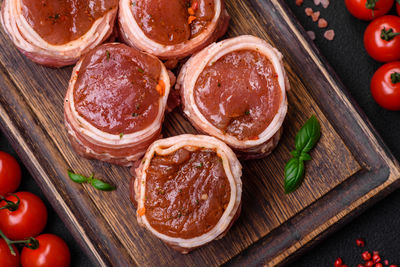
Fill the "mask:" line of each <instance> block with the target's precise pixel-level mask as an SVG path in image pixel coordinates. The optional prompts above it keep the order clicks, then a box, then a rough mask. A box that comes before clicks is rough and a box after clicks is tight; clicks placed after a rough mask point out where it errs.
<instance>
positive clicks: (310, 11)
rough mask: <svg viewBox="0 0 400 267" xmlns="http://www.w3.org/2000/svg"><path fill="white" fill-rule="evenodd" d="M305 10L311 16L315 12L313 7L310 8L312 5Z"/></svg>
mask: <svg viewBox="0 0 400 267" xmlns="http://www.w3.org/2000/svg"><path fill="white" fill-rule="evenodd" d="M305 11H306V15H307V16H311V15H312V14H313V13H314V12H313V10H312V8H310V7H307V8H306V9H305Z"/></svg>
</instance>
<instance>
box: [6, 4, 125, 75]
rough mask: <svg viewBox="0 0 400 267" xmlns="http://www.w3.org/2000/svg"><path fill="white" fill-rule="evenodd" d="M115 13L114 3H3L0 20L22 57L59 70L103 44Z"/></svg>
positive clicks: (109, 32) (111, 28)
mask: <svg viewBox="0 0 400 267" xmlns="http://www.w3.org/2000/svg"><path fill="white" fill-rule="evenodd" d="M117 12H118V1H117V0H108V1H104V0H101V1H100V0H68V1H65V0H63V1H54V0H4V1H3V5H2V10H1V16H0V18H1V23H2V24H3V27H4V29H5V30H6V32H7V33H8V35H9V36H10V38H11V40H12V41H13V42H14V44H15V45H16V46H17V48H18V49H19V50H20V51H21V52H22V53H23V54H24V55H25V56H27V57H28V58H29V59H31V60H32V61H34V62H37V63H39V64H42V65H46V66H51V67H62V66H66V65H72V64H75V63H76V62H77V61H78V59H79V58H80V56H81V55H83V54H85V53H86V52H88V51H89V50H91V49H93V48H95V47H96V46H98V45H99V44H101V43H102V42H104V41H105V40H106V39H107V38H108V37H109V36H110V35H111V33H112V32H113V28H114V23H115V19H116V16H117Z"/></svg>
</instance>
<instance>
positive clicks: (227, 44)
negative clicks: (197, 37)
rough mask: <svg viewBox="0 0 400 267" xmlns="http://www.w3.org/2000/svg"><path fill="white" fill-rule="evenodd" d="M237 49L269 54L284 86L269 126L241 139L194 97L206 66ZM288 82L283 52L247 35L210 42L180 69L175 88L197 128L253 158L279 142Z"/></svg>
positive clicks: (271, 148)
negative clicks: (205, 111)
mask: <svg viewBox="0 0 400 267" xmlns="http://www.w3.org/2000/svg"><path fill="white" fill-rule="evenodd" d="M238 50H256V51H257V52H259V53H262V54H264V55H265V56H266V57H267V58H269V59H270V61H271V62H272V64H273V66H274V68H275V71H276V74H277V75H278V81H279V85H280V89H281V90H282V99H281V103H280V108H279V110H278V112H277V114H276V115H275V117H274V119H273V120H272V122H271V123H270V124H269V125H268V126H266V129H265V130H264V131H263V132H262V133H261V134H260V135H259V136H257V138H254V140H239V139H237V138H236V137H235V136H232V135H229V134H226V133H224V132H223V131H221V130H220V129H218V128H216V127H215V126H214V125H213V124H211V123H210V122H209V121H207V119H206V118H205V117H204V116H203V115H202V114H201V112H200V111H199V109H198V107H197V104H196V102H195V97H194V87H195V84H196V81H197V79H198V77H199V76H200V74H201V72H202V71H203V70H204V68H205V67H206V66H208V65H209V64H212V62H216V61H217V60H218V59H219V58H221V57H223V56H224V55H226V54H228V53H230V52H234V51H238ZM289 86H290V85H289V80H288V78H287V76H286V72H285V69H284V67H283V63H282V55H281V53H280V52H279V51H278V50H276V49H275V48H273V47H272V46H271V45H270V44H268V43H267V42H265V41H264V40H261V39H259V38H257V37H254V36H250V35H244V36H239V37H236V38H232V39H227V40H224V41H221V42H219V43H214V44H211V45H210V46H208V47H206V48H205V49H203V50H202V51H200V52H199V53H197V54H196V55H194V56H192V57H191V58H190V59H189V60H188V61H187V62H186V64H185V65H184V66H183V68H182V70H181V72H180V73H179V76H178V80H177V84H176V89H178V90H180V91H181V96H182V102H183V108H184V113H185V115H186V116H187V118H188V119H189V120H190V121H191V123H192V124H193V125H194V126H195V128H196V129H197V130H199V131H200V132H202V133H207V134H209V135H212V136H215V137H217V138H218V139H220V140H222V141H224V142H225V143H227V144H228V145H229V146H231V147H232V148H233V149H234V150H235V151H236V152H237V153H238V155H240V156H243V157H244V158H245V159H252V158H261V157H264V156H266V155H268V154H270V153H271V152H272V150H273V149H274V148H275V147H276V145H277V144H278V142H279V139H280V136H281V133H282V129H281V128H282V123H283V121H284V119H285V116H286V113H287V99H286V90H288V89H289ZM238 90H240V89H238Z"/></svg>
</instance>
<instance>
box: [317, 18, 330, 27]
mask: <svg viewBox="0 0 400 267" xmlns="http://www.w3.org/2000/svg"><path fill="white" fill-rule="evenodd" d="M318 27H320V28H326V27H328V22H327V21H326V20H325V19H322V18H321V19H319V20H318Z"/></svg>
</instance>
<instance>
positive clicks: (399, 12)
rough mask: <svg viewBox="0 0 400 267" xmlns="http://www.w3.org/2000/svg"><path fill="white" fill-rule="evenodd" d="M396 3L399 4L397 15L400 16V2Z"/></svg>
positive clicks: (398, 0) (399, 0) (397, 5)
mask: <svg viewBox="0 0 400 267" xmlns="http://www.w3.org/2000/svg"><path fill="white" fill-rule="evenodd" d="M396 1H397V3H396V10H397V15H399V16H400V0H396Z"/></svg>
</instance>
